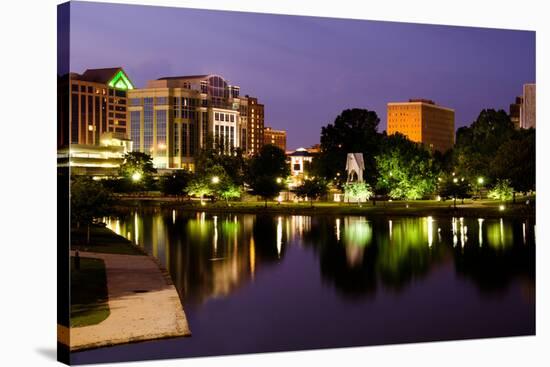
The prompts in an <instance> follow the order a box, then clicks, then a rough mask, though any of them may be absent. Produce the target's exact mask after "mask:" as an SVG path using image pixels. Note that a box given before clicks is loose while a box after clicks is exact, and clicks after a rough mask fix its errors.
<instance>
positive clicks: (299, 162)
mask: <svg viewBox="0 0 550 367" xmlns="http://www.w3.org/2000/svg"><path fill="white" fill-rule="evenodd" d="M288 158H289V163H290V175H291V176H292V177H296V176H300V175H304V174H306V173H307V172H308V170H309V166H310V165H311V162H312V161H313V155H312V154H311V153H310V152H308V151H307V149H305V148H298V149H296V150H295V151H294V152H291V153H289V154H288Z"/></svg>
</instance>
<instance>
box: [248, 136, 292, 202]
mask: <svg viewBox="0 0 550 367" xmlns="http://www.w3.org/2000/svg"><path fill="white" fill-rule="evenodd" d="M289 174H290V168H289V165H288V163H287V162H286V155H285V152H284V151H283V150H282V149H280V148H278V147H276V146H274V145H271V144H267V145H264V146H263V147H262V148H261V149H260V151H259V152H258V154H257V155H255V156H254V157H252V158H251V160H250V162H249V167H248V173H247V183H248V185H249V186H250V187H251V189H252V192H253V194H254V195H258V196H261V197H262V198H263V199H264V201H265V206H266V207H267V200H268V199H271V198H273V197H275V196H276V195H277V194H278V193H279V192H280V191H281V190H282V189H283V188H284V182H285V179H286V177H287V176H288V175H289Z"/></svg>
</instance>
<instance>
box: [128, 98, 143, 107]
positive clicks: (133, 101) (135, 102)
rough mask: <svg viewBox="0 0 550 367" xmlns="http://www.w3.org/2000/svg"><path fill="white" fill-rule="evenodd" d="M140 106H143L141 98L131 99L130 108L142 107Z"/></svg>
mask: <svg viewBox="0 0 550 367" xmlns="http://www.w3.org/2000/svg"><path fill="white" fill-rule="evenodd" d="M140 105H141V98H131V99H130V106H140Z"/></svg>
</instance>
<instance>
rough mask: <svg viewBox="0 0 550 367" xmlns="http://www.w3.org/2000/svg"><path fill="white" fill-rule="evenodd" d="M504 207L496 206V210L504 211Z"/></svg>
mask: <svg viewBox="0 0 550 367" xmlns="http://www.w3.org/2000/svg"><path fill="white" fill-rule="evenodd" d="M504 209H506V207H505V206H504V205H500V206H499V207H498V210H500V211H501V212H502V211H504Z"/></svg>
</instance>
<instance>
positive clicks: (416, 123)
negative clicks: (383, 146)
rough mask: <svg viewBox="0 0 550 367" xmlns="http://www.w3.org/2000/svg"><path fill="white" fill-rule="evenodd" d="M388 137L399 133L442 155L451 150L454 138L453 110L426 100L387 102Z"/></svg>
mask: <svg viewBox="0 0 550 367" xmlns="http://www.w3.org/2000/svg"><path fill="white" fill-rule="evenodd" d="M387 118H388V120H387V122H388V130H387V131H388V135H391V134H395V133H401V134H403V135H405V136H406V137H407V138H408V139H409V140H412V141H414V142H418V143H422V144H424V145H425V146H426V147H428V148H429V149H430V150H438V151H440V152H442V153H444V152H446V151H447V150H449V149H451V148H452V147H453V145H454V137H455V111H454V110H453V109H450V108H448V107H443V106H439V105H437V104H435V102H434V101H431V100H428V99H409V101H408V102H391V103H388V114H387Z"/></svg>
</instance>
